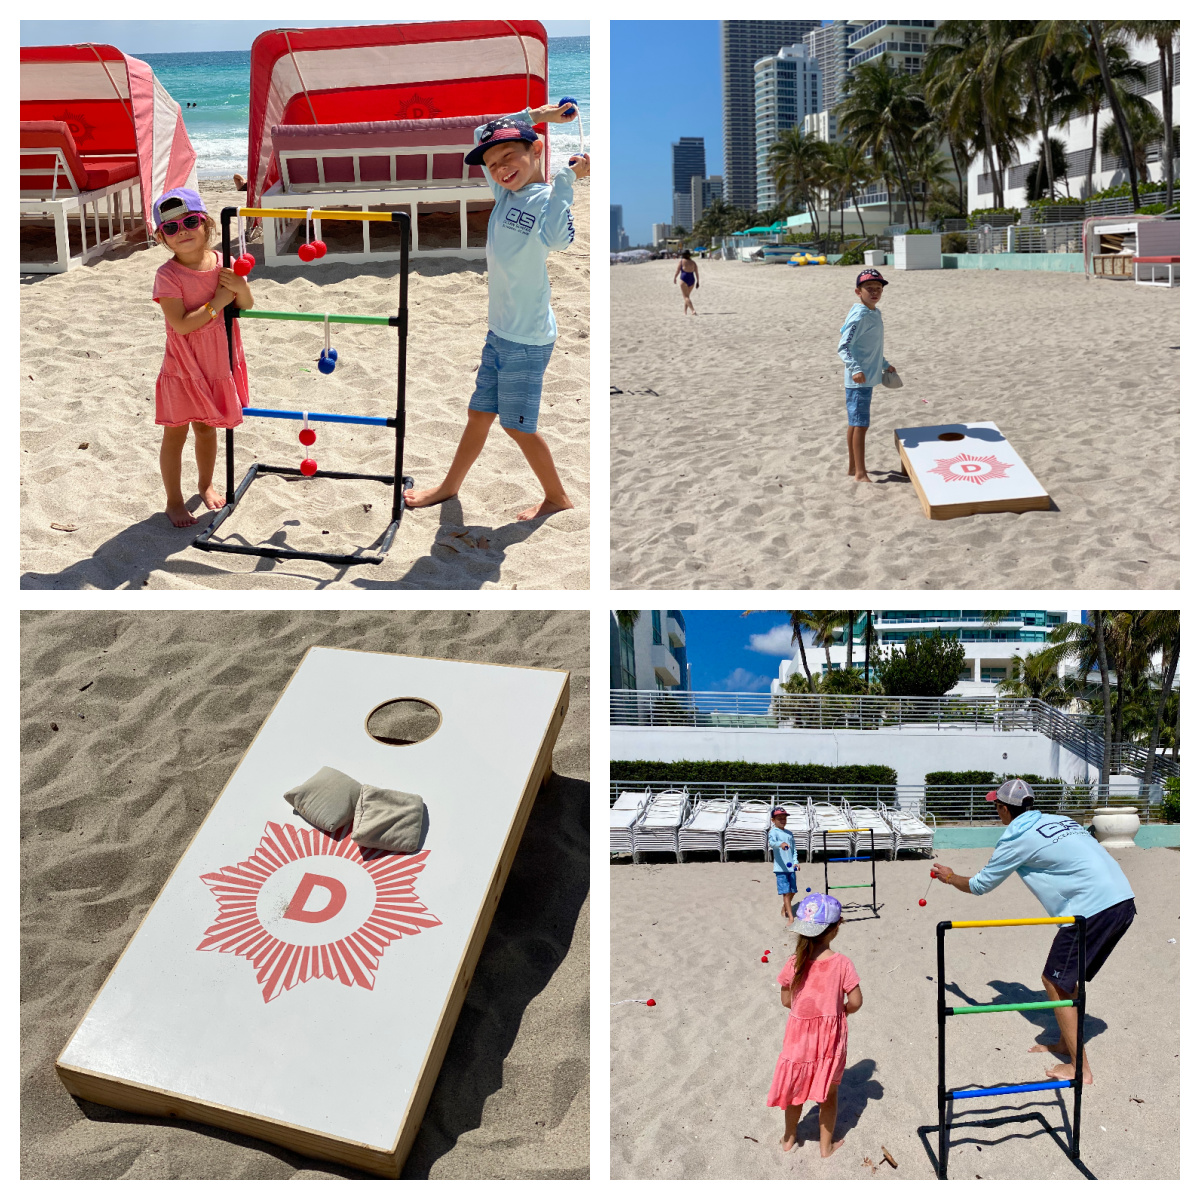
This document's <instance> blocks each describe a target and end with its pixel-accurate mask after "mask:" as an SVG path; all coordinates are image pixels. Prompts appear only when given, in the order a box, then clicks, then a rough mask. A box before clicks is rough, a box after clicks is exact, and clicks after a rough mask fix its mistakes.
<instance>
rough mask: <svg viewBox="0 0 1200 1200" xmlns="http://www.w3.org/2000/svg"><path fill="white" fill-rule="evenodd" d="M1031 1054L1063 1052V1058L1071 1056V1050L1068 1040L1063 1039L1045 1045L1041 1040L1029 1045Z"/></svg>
mask: <svg viewBox="0 0 1200 1200" xmlns="http://www.w3.org/2000/svg"><path fill="white" fill-rule="evenodd" d="M1029 1053H1030V1054H1061V1055H1062V1056H1063V1058H1070V1056H1071V1051H1070V1050H1068V1049H1067V1044H1066V1042H1064V1041H1062V1040H1061V1039H1060V1040H1059V1041H1057V1042H1055V1043H1054V1045H1053V1046H1043V1045H1042V1043H1041V1042H1034V1043H1033V1045H1032V1046H1030V1047H1029Z"/></svg>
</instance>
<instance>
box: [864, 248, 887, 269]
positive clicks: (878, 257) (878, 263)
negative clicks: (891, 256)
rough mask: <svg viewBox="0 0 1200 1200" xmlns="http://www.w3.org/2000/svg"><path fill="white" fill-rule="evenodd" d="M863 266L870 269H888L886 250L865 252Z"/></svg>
mask: <svg viewBox="0 0 1200 1200" xmlns="http://www.w3.org/2000/svg"><path fill="white" fill-rule="evenodd" d="M863 265H864V266H868V267H886V266H887V252H886V251H885V250H866V251H864V252H863Z"/></svg>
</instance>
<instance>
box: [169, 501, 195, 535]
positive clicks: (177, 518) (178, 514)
mask: <svg viewBox="0 0 1200 1200" xmlns="http://www.w3.org/2000/svg"><path fill="white" fill-rule="evenodd" d="M167 516H168V517H170V519H171V524H172V525H174V526H175V528H176V529H186V528H187V527H188V526H189V525H195V524H196V518H195V517H193V516H192V514H191V513H190V512H188V510H187V505H186V504H184V503H183V502H182V501H180V502H179V503H178V504H168V505H167Z"/></svg>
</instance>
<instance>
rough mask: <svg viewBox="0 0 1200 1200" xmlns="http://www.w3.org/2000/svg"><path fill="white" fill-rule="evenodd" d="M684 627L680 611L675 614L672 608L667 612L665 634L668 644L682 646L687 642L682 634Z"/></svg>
mask: <svg viewBox="0 0 1200 1200" xmlns="http://www.w3.org/2000/svg"><path fill="white" fill-rule="evenodd" d="M685 628H686V627H685V626H684V623H683V615H682V613H680V614H676V613H675V612H674V611H673V610H672V611H668V612H667V628H666V634H667V643H668V644H669V645H671V646H684V645H686V644H687V638H686V637H685V636H684V630H685Z"/></svg>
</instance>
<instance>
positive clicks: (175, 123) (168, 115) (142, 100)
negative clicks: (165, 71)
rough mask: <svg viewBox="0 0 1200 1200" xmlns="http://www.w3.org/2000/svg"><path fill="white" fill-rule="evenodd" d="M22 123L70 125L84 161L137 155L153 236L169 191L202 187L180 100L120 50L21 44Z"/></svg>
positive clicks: (145, 67) (148, 228)
mask: <svg viewBox="0 0 1200 1200" xmlns="http://www.w3.org/2000/svg"><path fill="white" fill-rule="evenodd" d="M21 120H22V121H64V122H65V123H66V124H67V126H68V127H69V128H70V130H71V135H72V136H73V137H74V139H75V147H76V149H77V150H78V151H79V154H80V155H81V156H82V157H83V158H84V159H85V160H86V159H88V158H93V157H96V156H100V157H124V158H129V157H131V156H134V155H136V157H137V160H138V178H139V182H140V183H141V191H142V210H143V213H144V214H145V218H146V231H147V234H149V233H150V232H151V221H152V216H151V205H152V204H153V202H154V201H155V200H156V199H157V198H158V197H159V196H160V195H161V194H162V193H163V192H165V191H167V190H168V189H169V188H173V187H191V188H194V187H195V186H196V152H195V150H193V149H192V143H191V141H190V139H189V138H188V135H187V129H186V128H185V127H184V124H183V116H182V115H181V112H180V108H179V105H178V103H177V102H176V101H174V100H172V99H171V97H170V95H169V94H168V92H167V90H166V88H164V87H163V85H162V84H161V83H159V81H158V80H157V78H155V75H154V72H153V71H152V70H151V69H150V67H149V65H148V64H147V63H144V62H142V60H141V59H140V58H130V57H129V55H127V54H122V53H121V51H120V50H118V49H117V48H116V47H115V46H95V45H91V44H90V43H87V44H84V45H79V46H22V47H21Z"/></svg>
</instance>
